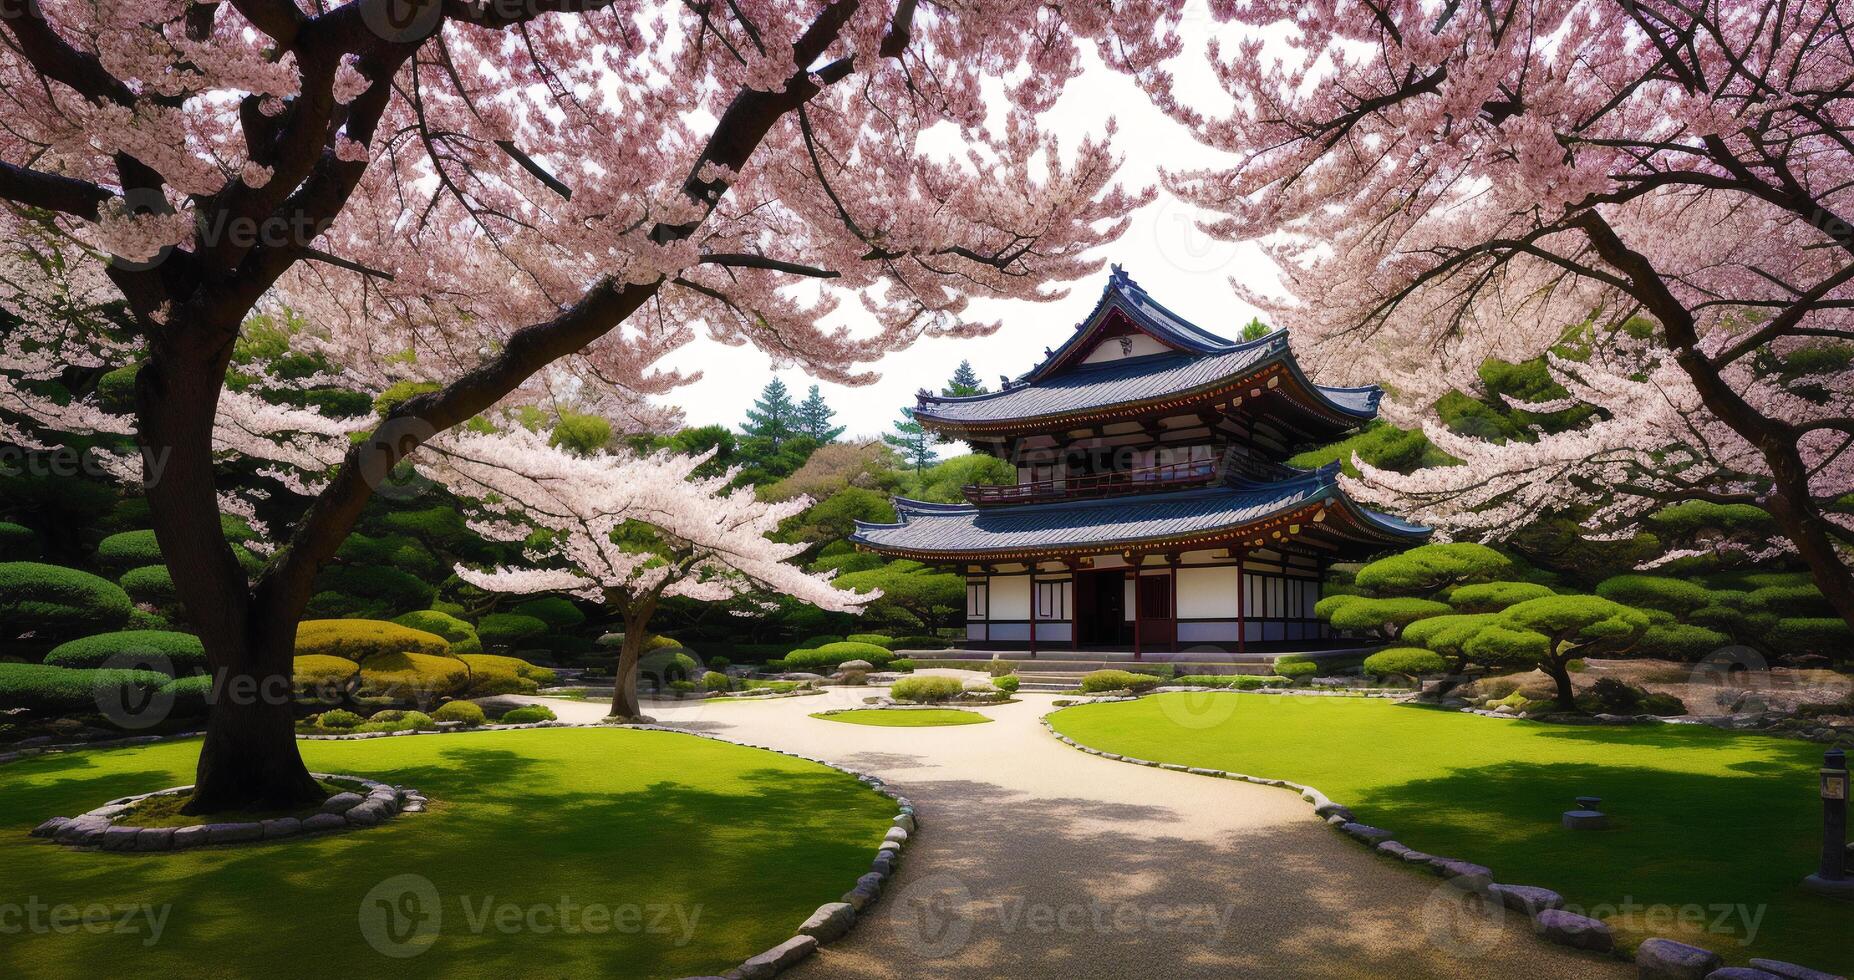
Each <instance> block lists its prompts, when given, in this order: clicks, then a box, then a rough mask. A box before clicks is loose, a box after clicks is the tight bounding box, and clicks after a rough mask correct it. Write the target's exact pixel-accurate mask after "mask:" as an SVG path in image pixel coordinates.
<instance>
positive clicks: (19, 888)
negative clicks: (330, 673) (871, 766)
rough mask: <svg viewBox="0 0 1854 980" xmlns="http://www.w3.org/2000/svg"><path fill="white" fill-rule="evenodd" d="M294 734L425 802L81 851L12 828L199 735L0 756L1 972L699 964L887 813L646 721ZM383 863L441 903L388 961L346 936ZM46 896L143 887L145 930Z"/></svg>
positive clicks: (498, 969)
mask: <svg viewBox="0 0 1854 980" xmlns="http://www.w3.org/2000/svg"><path fill="white" fill-rule="evenodd" d="M302 749H303V755H304V756H305V758H306V759H307V761H308V763H309V766H310V768H311V769H314V770H316V771H318V772H333V773H346V774H352V775H360V776H368V777H372V778H376V779H381V780H385V781H388V782H393V783H396V784H399V785H411V786H416V787H418V788H419V789H421V790H423V791H425V792H426V793H427V794H429V795H430V797H431V799H432V810H431V812H429V813H424V814H412V815H407V816H403V817H401V818H399V819H397V820H393V821H391V822H389V823H387V824H385V825H383V826H380V827H376V828H373V829H369V830H363V831H358V832H354V833H349V834H342V835H336V836H330V837H311V838H301V839H297V840H293V841H289V842H285V843H281V844H274V845H266V846H261V847H235V848H209V849H205V850H199V851H186V852H181V853H178V854H169V855H155V854H150V855H139V854H113V853H102V852H81V851H75V850H72V849H69V848H65V847H62V846H58V845H54V844H50V843H47V842H43V841H37V840H33V839H31V838H28V837H27V836H26V832H27V831H28V830H30V829H31V828H32V827H33V826H34V825H35V824H36V823H37V822H38V821H40V820H41V819H43V818H45V817H47V816H51V815H53V814H63V815H72V814H76V813H79V812H81V811H84V810H88V809H90V808H92V807H95V806H98V805H100V804H102V803H103V802H105V801H107V800H109V799H113V798H115V797H118V796H123V795H127V794H130V793H136V792H143V791H147V790H153V789H159V788H162V787H164V786H173V785H179V784H182V783H186V782H189V781H191V776H192V769H193V764H194V761H195V758H196V756H197V754H198V751H199V746H198V744H197V743H195V742H182V743H165V744H160V745H154V746H148V747H145V748H133V749H120V750H113V751H104V752H79V753H70V754H62V755H53V756H43V757H38V758H34V759H26V760H21V761H19V762H16V763H12V764H9V765H6V766H4V767H0V789H3V790H4V791H3V792H0V868H4V869H5V871H4V874H0V913H6V912H10V913H12V914H11V915H10V916H8V917H6V918H4V919H0V925H4V926H8V927H23V928H21V931H19V932H17V933H16V934H9V935H6V936H4V937H3V938H0V942H3V943H4V949H5V956H4V960H5V962H6V968H5V972H6V973H7V975H9V976H16V977H44V978H54V977H55V978H63V977H75V976H105V975H113V974H120V973H131V972H132V973H134V974H136V975H140V976H198V977H226V978H233V977H237V978H248V977H257V976H262V977H270V978H294V977H303V978H313V980H329V978H330V977H335V976H382V975H394V976H400V977H433V978H443V980H458V978H473V977H483V978H494V980H506V978H509V977H521V976H548V977H592V976H612V977H619V976H622V977H682V976H690V975H702V974H716V973H720V972H723V971H725V970H727V969H730V968H732V967H733V966H734V965H735V964H737V963H738V962H739V961H741V960H743V959H745V958H746V957H748V956H751V955H753V954H755V953H758V952H760V951H761V950H764V949H766V948H767V947H770V946H772V945H774V944H776V943H778V942H780V941H782V940H784V939H786V938H788V937H790V936H791V935H792V932H793V930H794V929H796V928H797V926H798V924H799V923H800V922H802V921H804V919H805V917H806V916H808V915H810V914H811V912H812V911H813V910H814V909H816V908H817V906H818V905H820V904H822V903H825V902H833V901H836V900H837V897H838V896H839V895H841V894H843V892H845V891H847V890H848V889H849V886H850V885H851V884H852V883H853V882H854V881H855V880H856V877H857V876H858V875H860V874H863V873H864V872H866V871H868V870H869V860H870V858H871V857H873V855H874V853H875V849H876V846H877V845H878V844H880V843H881V841H882V835H883V833H884V832H885V831H886V830H887V829H888V826H889V819H890V818H891V817H892V816H893V815H894V808H893V805H892V803H891V802H890V801H889V800H887V799H885V798H883V797H881V796H879V795H877V794H874V793H872V792H870V791H869V790H868V789H867V788H865V787H863V786H862V785H861V784H859V783H858V782H857V781H856V780H855V779H853V778H851V777H850V776H847V775H844V774H843V773H839V772H836V771H835V770H831V769H828V768H825V767H822V766H817V765H813V764H811V763H806V762H801V761H799V760H796V759H792V758H790V757H787V756H783V755H777V754H775V753H770V752H761V751H756V750H753V749H745V748H741V747H739V746H733V745H728V744H725V743H722V742H715V741H710V740H706V739H696V738H691V737H688V736H684V735H676V734H671V733H664V732H640V731H628V730H621V729H554V730H545V729H543V730H534V731H509V732H482V733H473V734H465V735H446V736H420V737H408V738H389V739H373V740H366V741H353V742H305V743H302ZM397 875H418V876H422V877H423V878H424V879H428V880H429V881H430V882H431V885H432V887H433V888H435V891H436V895H437V898H438V908H439V910H440V913H441V919H440V920H438V924H439V931H438V933H437V937H436V939H435V941H434V942H433V943H432V944H431V945H430V947H429V949H427V950H425V951H424V952H422V953H420V954H419V955H416V956H414V957H411V958H406V959H389V958H386V957H385V956H382V955H380V954H379V953H377V952H376V951H375V949H374V948H373V947H372V946H371V945H370V944H369V943H368V942H367V940H366V938H365V937H364V935H363V932H362V929H363V923H364V922H371V923H372V924H380V923H384V922H385V919H384V918H382V917H381V915H380V911H379V908H378V907H376V908H375V910H374V912H373V913H372V916H373V917H372V919H371V920H369V919H368V918H367V916H366V915H364V913H365V912H366V911H367V910H365V909H363V900H364V899H366V900H367V901H368V904H372V902H373V901H374V900H376V899H378V898H380V895H379V894H378V893H376V894H375V895H372V896H369V894H368V893H369V890H370V889H373V888H374V887H375V886H376V885H378V884H380V883H381V882H382V881H384V880H386V879H389V878H393V877H394V876H397ZM394 894H397V892H395V893H394ZM7 905H11V906H13V907H12V908H11V909H8V908H6V906H7ZM56 906H64V907H70V908H75V909H86V908H89V907H92V906H102V907H105V908H106V909H107V910H109V911H106V912H100V913H98V915H99V916H100V917H108V918H110V919H111V920H112V921H117V922H120V921H121V917H122V916H123V915H124V914H125V913H124V912H123V911H121V910H122V909H125V908H128V907H138V908H139V907H142V906H148V907H151V908H152V909H153V914H154V915H165V918H164V919H162V920H161V922H162V932H161V934H160V939H159V941H158V942H155V943H153V944H152V945H147V944H146V941H147V940H148V939H149V938H150V933H151V928H150V927H149V925H148V919H149V915H148V914H147V913H139V912H138V913H135V915H134V918H133V920H132V921H133V923H134V925H136V926H137V927H138V931H137V932H135V933H133V934H121V933H108V932H105V933H103V934H91V933H89V932H87V931H86V930H85V929H83V928H76V929H71V928H69V925H70V923H68V922H63V920H58V921H59V922H60V923H61V924H62V925H63V926H65V927H66V928H65V931H64V932H62V933H60V932H57V931H53V930H51V929H50V928H44V929H40V930H37V931H34V930H33V929H32V928H31V927H30V925H28V924H26V923H27V919H26V918H25V916H27V915H29V914H31V910H32V909H33V908H34V907H40V911H39V912H38V913H37V916H38V921H40V922H41V923H43V924H45V925H46V926H47V927H49V926H50V925H52V924H53V919H52V918H51V916H52V914H53V913H52V911H51V908H50V907H56ZM595 907H596V908H595ZM563 909H564V914H562V910H563ZM508 910H512V911H508ZM66 914H72V913H66ZM398 921H399V922H400V923H402V924H403V923H409V922H411V921H412V920H411V919H410V918H403V919H399V920H398ZM569 927H570V928H571V929H572V930H573V931H568V929H569ZM8 931H9V932H13V929H12V928H9V929H8Z"/></svg>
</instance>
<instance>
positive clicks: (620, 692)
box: [611, 616, 648, 720]
mask: <svg viewBox="0 0 1854 980" xmlns="http://www.w3.org/2000/svg"><path fill="white" fill-rule="evenodd" d="M647 623H648V620H646V619H640V618H635V617H630V616H627V617H625V623H624V644H623V645H622V646H621V647H620V648H619V651H618V668H617V670H616V671H615V672H614V673H613V675H612V712H611V713H612V717H614V718H623V719H626V720H631V719H636V718H642V717H643V716H644V712H643V709H642V708H640V707H639V706H638V703H637V665H638V662H639V661H641V660H643V658H644V640H645V639H647V635H646V634H645V633H644V627H645V625H646V624H647Z"/></svg>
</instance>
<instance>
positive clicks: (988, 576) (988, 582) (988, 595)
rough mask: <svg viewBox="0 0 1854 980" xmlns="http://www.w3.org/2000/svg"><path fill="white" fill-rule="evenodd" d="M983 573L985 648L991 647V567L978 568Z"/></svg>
mask: <svg viewBox="0 0 1854 980" xmlns="http://www.w3.org/2000/svg"><path fill="white" fill-rule="evenodd" d="M980 570H981V571H982V572H984V573H985V646H986V648H987V649H989V648H990V647H991V566H990V565H985V566H982V567H981V568H980Z"/></svg>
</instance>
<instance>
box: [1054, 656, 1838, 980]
mask: <svg viewBox="0 0 1854 980" xmlns="http://www.w3.org/2000/svg"><path fill="white" fill-rule="evenodd" d="M1226 693H1230V694H1236V693H1253V692H1236V691H1229V692H1226ZM1103 700H1109V699H1103ZM1111 700H1114V701H1134V700H1138V699H1137V698H1113V699H1111ZM1088 703H1099V701H1096V702H1088ZM1058 710H1060V709H1058ZM1050 714H1055V712H1053V711H1052V712H1050ZM1050 714H1046V715H1044V716H1042V718H1040V719H1038V720H1039V721H1041V722H1042V723H1043V727H1044V728H1045V729H1047V730H1048V731H1049V733H1050V735H1052V736H1054V737H1055V739H1056V741H1058V742H1061V743H1063V744H1064V745H1067V746H1069V747H1070V748H1073V749H1076V750H1078V751H1081V752H1085V753H1087V754H1088V755H1095V756H1100V757H1101V758H1103V759H1106V760H1108V761H1110V762H1124V763H1127V764H1129V765H1135V766H1149V767H1152V768H1156V769H1169V770H1172V771H1174V772H1184V773H1190V774H1191V775H1194V776H1209V777H1212V778H1215V779H1235V780H1240V781H1242V782H1247V783H1257V784H1260V785H1263V786H1279V787H1282V788H1284V789H1289V790H1293V791H1294V792H1296V793H1299V794H1300V798H1301V799H1303V800H1306V801H1307V802H1308V803H1310V804H1312V805H1313V812H1314V815H1315V816H1318V817H1321V818H1322V819H1324V820H1325V821H1326V822H1327V823H1328V824H1329V825H1331V826H1333V827H1337V828H1338V829H1339V830H1340V831H1341V832H1342V833H1344V834H1345V835H1346V836H1348V837H1350V838H1352V839H1353V840H1356V841H1358V842H1359V843H1360V844H1363V845H1364V846H1366V847H1368V848H1371V849H1372V850H1374V851H1376V852H1377V853H1379V854H1381V855H1384V856H1385V857H1387V858H1392V859H1395V860H1399V861H1402V862H1403V863H1404V864H1406V865H1409V866H1411V867H1415V868H1422V869H1425V870H1428V871H1429V872H1430V873H1432V874H1435V875H1439V876H1441V877H1442V878H1445V879H1447V885H1448V886H1449V887H1451V888H1454V889H1456V890H1458V891H1462V892H1466V893H1470V894H1475V895H1480V896H1482V897H1483V898H1484V899H1486V900H1487V901H1489V902H1496V901H1497V902H1499V903H1500V905H1501V906H1502V907H1504V908H1506V909H1509V910H1511V911H1514V912H1521V913H1524V914H1526V915H1527V916H1530V917H1531V919H1532V929H1533V932H1535V933H1537V934H1538V936H1539V937H1540V938H1542V939H1544V940H1546V941H1548V942H1553V943H1557V944H1559V945H1561V946H1569V947H1572V948H1574V949H1582V950H1589V951H1590V952H1594V953H1605V954H1611V955H1616V956H1620V955H1621V954H1620V952H1619V951H1618V950H1617V949H1616V939H1615V934H1614V933H1613V932H1612V931H1611V929H1610V927H1609V924H1608V923H1606V922H1604V921H1602V920H1601V919H1594V918H1591V917H1589V916H1584V915H1578V914H1576V913H1574V912H1568V911H1565V910H1564V908H1563V906H1564V896H1562V895H1559V894H1558V893H1557V892H1555V891H1552V890H1551V889H1549V888H1540V887H1538V886H1536V885H1506V884H1500V883H1498V882H1496V881H1494V873H1493V870H1492V869H1490V868H1487V867H1486V866H1484V865H1479V864H1475V863H1473V862H1471V861H1465V860H1462V859H1460V858H1450V857H1438V856H1436V855H1433V854H1425V853H1423V852H1422V851H1418V850H1416V849H1414V848H1411V847H1408V846H1406V845H1404V844H1402V843H1400V842H1399V841H1397V840H1396V839H1395V838H1396V835H1395V834H1393V833H1392V832H1391V831H1389V830H1385V829H1383V828H1381V827H1373V826H1371V825H1369V824H1363V823H1359V822H1358V821H1357V820H1356V819H1354V818H1353V815H1352V811H1351V809H1350V808H1348V807H1347V806H1345V804H1343V803H1335V802H1333V801H1332V800H1331V799H1330V798H1328V797H1327V795H1326V794H1325V793H1322V792H1320V791H1319V790H1317V789H1314V788H1313V787H1311V786H1308V785H1305V784H1303V783H1296V782H1293V781H1292V780H1287V779H1265V778H1263V777H1261V776H1250V775H1246V774H1244V773H1238V772H1229V771H1228V770H1224V769H1209V768H1203V767H1199V766H1181V765H1178V764H1177V763H1173V762H1154V761H1152V760H1151V759H1138V758H1134V757H1133V756H1126V755H1120V754H1117V753H1114V752H1104V751H1102V750H1100V749H1097V748H1093V747H1091V746H1087V745H1083V744H1082V743H1080V742H1077V741H1075V740H1074V739H1072V738H1070V737H1068V736H1067V735H1064V734H1062V733H1061V732H1059V731H1056V726H1055V724H1054V723H1053V722H1051V721H1050V720H1049V717H1050ZM1489 714H1490V716H1491V717H1495V718H1505V717H1508V716H1506V715H1494V714H1492V713H1491V712H1490V713H1489ZM1635 963H1636V965H1637V967H1638V968H1639V969H1640V971H1641V976H1642V977H1644V978H1654V980H1659V978H1668V980H1675V978H1678V980H1685V978H1689V977H1690V978H1692V980H1765V978H1770V980H1786V978H1787V980H1842V978H1839V977H1837V976H1836V975H1834V974H1830V973H1824V972H1821V971H1819V970H1812V969H1810V968H1808V967H1804V966H1797V965H1796V964H1793V963H1785V962H1782V961H1780V960H1766V959H1755V960H1752V961H1751V965H1752V969H1750V970H1745V969H1743V968H1739V967H1731V968H1727V967H1725V966H1724V960H1723V958H1722V957H1720V956H1719V955H1718V954H1717V953H1714V952H1712V951H1711V950H1707V949H1701V948H1700V947H1697V946H1689V945H1687V944H1686V943H1681V942H1676V941H1674V940H1672V939H1662V938H1653V939H1646V940H1643V941H1642V944H1641V946H1640V947H1638V948H1637V950H1636V954H1635Z"/></svg>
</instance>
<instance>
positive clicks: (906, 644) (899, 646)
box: [870, 636, 953, 650]
mask: <svg viewBox="0 0 1854 980" xmlns="http://www.w3.org/2000/svg"><path fill="white" fill-rule="evenodd" d="M870 642H872V643H873V642H877V641H874V640H871V641H870ZM880 642H881V644H882V645H883V646H885V647H887V648H889V649H890V650H945V649H947V648H949V647H951V646H952V645H953V642H952V641H951V640H947V639H944V638H942V637H938V636H897V637H895V638H893V639H889V640H882V641H880Z"/></svg>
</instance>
